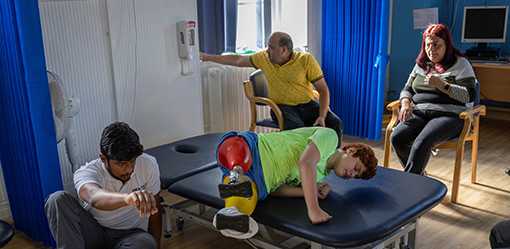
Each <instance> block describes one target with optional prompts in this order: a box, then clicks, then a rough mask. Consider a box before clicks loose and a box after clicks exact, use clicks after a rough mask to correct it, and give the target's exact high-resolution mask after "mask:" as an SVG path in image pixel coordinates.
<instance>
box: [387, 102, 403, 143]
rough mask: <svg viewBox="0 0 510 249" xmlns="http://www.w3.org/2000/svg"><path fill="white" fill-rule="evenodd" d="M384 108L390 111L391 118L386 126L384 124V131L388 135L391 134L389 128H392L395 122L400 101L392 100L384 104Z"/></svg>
mask: <svg viewBox="0 0 510 249" xmlns="http://www.w3.org/2000/svg"><path fill="white" fill-rule="evenodd" d="M386 109H388V110H390V111H391V119H390V122H389V123H388V126H386V133H387V135H388V136H389V135H390V134H391V129H393V127H394V126H395V125H396V124H397V121H398V112H399V109H400V101H399V100H395V101H392V102H391V103H389V104H388V105H387V106H386Z"/></svg>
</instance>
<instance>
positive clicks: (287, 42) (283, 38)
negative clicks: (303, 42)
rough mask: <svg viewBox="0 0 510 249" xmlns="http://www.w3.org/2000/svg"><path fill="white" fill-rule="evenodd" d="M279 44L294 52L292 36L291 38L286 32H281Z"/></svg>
mask: <svg viewBox="0 0 510 249" xmlns="http://www.w3.org/2000/svg"><path fill="white" fill-rule="evenodd" d="M278 45H280V47H287V49H288V50H289V52H290V53H292V51H293V49H294V46H293V45H292V38H290V35H288V34H286V33H281V34H280V39H279V40H278Z"/></svg>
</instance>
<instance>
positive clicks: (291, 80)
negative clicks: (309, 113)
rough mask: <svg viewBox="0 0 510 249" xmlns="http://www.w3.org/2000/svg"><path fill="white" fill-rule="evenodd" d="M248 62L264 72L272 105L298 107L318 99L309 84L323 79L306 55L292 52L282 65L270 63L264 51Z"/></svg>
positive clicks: (309, 57) (310, 56) (312, 58)
mask: <svg viewBox="0 0 510 249" xmlns="http://www.w3.org/2000/svg"><path fill="white" fill-rule="evenodd" d="M250 61H251V64H252V65H253V66H254V67H255V68H257V69H261V70H262V71H263V72H264V75H265V76H266V78H267V81H268V90H269V91H268V93H269V98H270V99H272V100H273V101H275V102H276V104H283V105H298V104H304V103H308V102H310V101H311V100H317V99H318V96H319V94H318V93H317V91H315V89H314V87H313V84H312V83H313V82H315V81H317V80H319V79H321V78H323V77H324V76H323V73H322V69H321V67H320V65H319V63H318V62H317V60H315V58H314V57H313V56H312V55H311V54H310V53H306V52H293V53H292V58H291V59H290V61H289V62H287V63H285V64H284V65H282V66H280V65H278V64H273V63H271V61H270V60H269V54H268V53H267V51H266V50H263V51H260V52H258V53H256V54H253V55H251V56H250Z"/></svg>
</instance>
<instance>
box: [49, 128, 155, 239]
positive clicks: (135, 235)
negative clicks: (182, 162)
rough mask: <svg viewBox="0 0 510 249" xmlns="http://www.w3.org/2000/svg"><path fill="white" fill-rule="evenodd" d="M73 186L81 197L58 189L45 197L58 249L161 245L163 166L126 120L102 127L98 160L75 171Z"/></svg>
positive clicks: (51, 228) (50, 224)
mask: <svg viewBox="0 0 510 249" xmlns="http://www.w3.org/2000/svg"><path fill="white" fill-rule="evenodd" d="M74 184H75V188H76V191H77V192H78V197H79V200H78V199H76V198H75V197H74V196H73V195H72V194H70V193H68V192H64V191H58V192H55V193H53V194H52V195H50V197H49V198H48V200H47V201H46V205H45V210H46V215H47V217H48V222H49V226H50V230H51V232H52V234H53V237H54V238H55V241H56V243H57V248H59V249H70V248H73V249H92V248H108V249H110V248H112V249H114V248H115V249H128V248H133V249H135V248H144V249H145V248H147V249H158V248H160V238H161V213H160V210H161V206H160V204H159V196H158V193H159V191H160V178H159V168H158V164H157V162H156V159H155V158H154V157H151V156H149V155H147V154H144V153H143V146H142V145H141V144H140V139H139V137H138V135H137V134H136V132H135V131H134V130H133V129H131V128H130V127H129V126H128V125H127V124H126V123H122V122H115V123H112V124H110V125H109V126H108V127H106V128H105V129H104V130H103V133H102V136H101V142H100V155H99V158H98V159H96V160H94V161H91V162H89V163H87V164H85V165H84V166H82V167H80V168H79V169H78V170H77V171H76V172H75V173H74Z"/></svg>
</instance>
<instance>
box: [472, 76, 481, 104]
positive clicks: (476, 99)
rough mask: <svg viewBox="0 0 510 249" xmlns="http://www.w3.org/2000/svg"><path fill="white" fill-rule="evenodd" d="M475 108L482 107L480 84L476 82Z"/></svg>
mask: <svg viewBox="0 0 510 249" xmlns="http://www.w3.org/2000/svg"><path fill="white" fill-rule="evenodd" d="M473 104H474V106H477V105H480V82H479V81H478V80H475V99H474V101H473Z"/></svg>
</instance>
